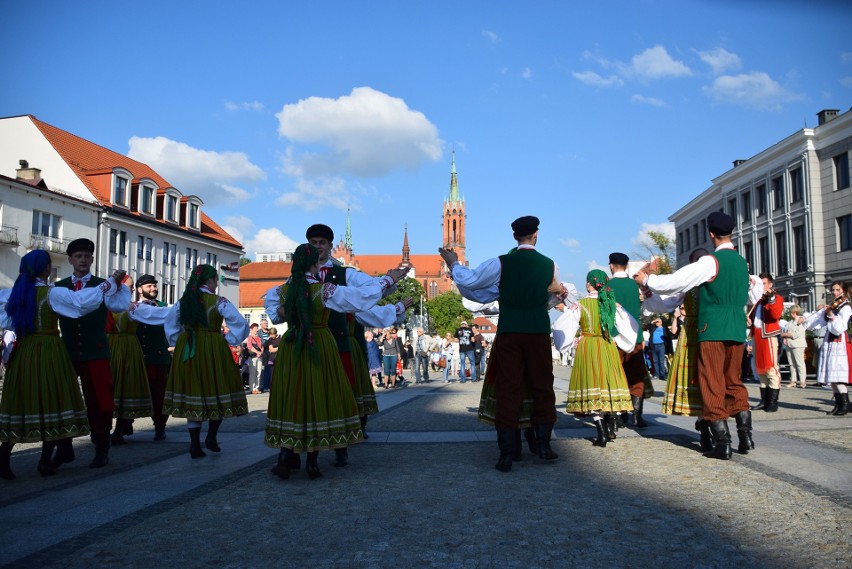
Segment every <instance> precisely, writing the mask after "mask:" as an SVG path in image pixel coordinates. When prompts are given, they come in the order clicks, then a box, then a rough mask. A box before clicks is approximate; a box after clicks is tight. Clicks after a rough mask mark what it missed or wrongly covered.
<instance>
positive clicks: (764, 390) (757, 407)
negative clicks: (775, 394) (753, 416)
mask: <svg viewBox="0 0 852 569" xmlns="http://www.w3.org/2000/svg"><path fill="white" fill-rule="evenodd" d="M768 391H769V388H768V387H761V388H760V401H758V402H757V405H755V406H754V407H752V408H751V410H752V411H760V410H761V409H763V408H764V407H766V397H767V392H768Z"/></svg>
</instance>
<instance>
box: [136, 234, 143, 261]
mask: <svg viewBox="0 0 852 569" xmlns="http://www.w3.org/2000/svg"><path fill="white" fill-rule="evenodd" d="M136 258H137V259H144V258H145V238H144V237H142V236H141V235H140V236H139V237H138V238H137V239H136Z"/></svg>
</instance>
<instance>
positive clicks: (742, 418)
mask: <svg viewBox="0 0 852 569" xmlns="http://www.w3.org/2000/svg"><path fill="white" fill-rule="evenodd" d="M734 419H736V421H737V436H738V437H739V439H740V444H739V446H738V447H737V450H738V451H739V452H740V454H748V451H750V450H754V441H753V440H752V438H751V411H740V412H739V413H737V414H736V415H735V416H734Z"/></svg>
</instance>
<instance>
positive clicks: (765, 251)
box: [755, 237, 772, 273]
mask: <svg viewBox="0 0 852 569" xmlns="http://www.w3.org/2000/svg"><path fill="white" fill-rule="evenodd" d="M757 255H758V262H759V263H760V270H759V271H755V272H756V273H769V272H771V271H772V267H770V266H769V239H768V238H766V237H761V238H760V239H758V240H757Z"/></svg>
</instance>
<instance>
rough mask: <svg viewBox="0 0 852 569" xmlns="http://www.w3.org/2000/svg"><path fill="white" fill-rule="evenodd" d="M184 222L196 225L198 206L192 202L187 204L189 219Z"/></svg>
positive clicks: (192, 225)
mask: <svg viewBox="0 0 852 569" xmlns="http://www.w3.org/2000/svg"><path fill="white" fill-rule="evenodd" d="M186 224H187V225H189V226H190V227H196V226H197V225H198V206H197V205H195V204H194V203H191V204H189V219H187V221H186Z"/></svg>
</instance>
